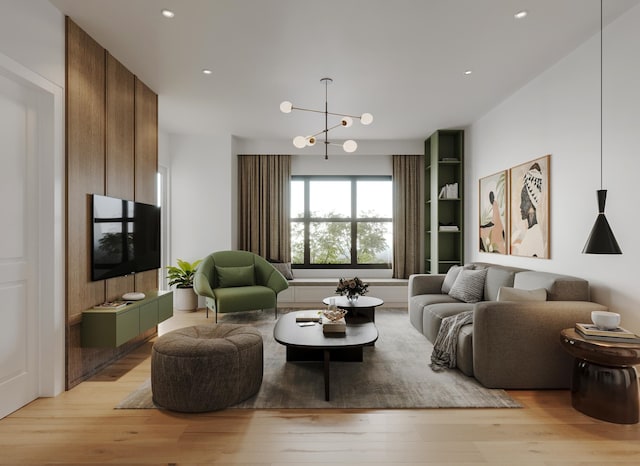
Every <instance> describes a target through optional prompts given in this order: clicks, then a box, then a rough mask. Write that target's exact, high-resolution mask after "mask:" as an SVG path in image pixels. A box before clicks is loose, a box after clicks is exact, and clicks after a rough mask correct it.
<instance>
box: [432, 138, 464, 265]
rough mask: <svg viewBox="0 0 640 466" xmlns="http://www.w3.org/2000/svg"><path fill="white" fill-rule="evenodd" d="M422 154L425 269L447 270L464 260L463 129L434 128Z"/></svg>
mask: <svg viewBox="0 0 640 466" xmlns="http://www.w3.org/2000/svg"><path fill="white" fill-rule="evenodd" d="M424 157H425V164H424V166H425V177H424V179H425V186H424V195H425V212H424V219H425V220H424V256H425V264H424V270H425V272H426V273H446V272H447V270H449V268H450V267H451V266H452V265H461V264H463V262H464V236H463V231H464V131H463V130H438V131H436V132H435V133H433V134H432V135H431V136H429V138H428V139H427V140H426V141H425V143H424Z"/></svg>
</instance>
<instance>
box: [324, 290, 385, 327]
mask: <svg viewBox="0 0 640 466" xmlns="http://www.w3.org/2000/svg"><path fill="white" fill-rule="evenodd" d="M332 299H335V303H336V307H338V308H340V309H345V310H347V311H349V312H348V313H347V316H346V319H347V320H351V321H353V320H354V318H357V317H358V316H361V315H365V316H366V318H367V319H368V320H370V321H371V322H375V321H376V307H378V306H382V305H383V304H384V301H383V300H381V299H380V298H374V297H373V296H359V297H358V299H355V300H349V299H347V297H346V296H328V297H326V298H324V299H323V300H322V302H323V303H324V304H325V305H327V306H328V305H329V303H330V302H331V300H332Z"/></svg>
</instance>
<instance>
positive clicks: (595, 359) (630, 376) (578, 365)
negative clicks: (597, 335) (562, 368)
mask: <svg viewBox="0 0 640 466" xmlns="http://www.w3.org/2000/svg"><path fill="white" fill-rule="evenodd" d="M560 343H561V344H562V347H563V348H564V349H565V350H566V351H567V352H568V353H569V354H571V355H572V356H573V357H574V358H575V361H574V363H573V378H572V382H571V404H572V406H573V407H574V408H575V409H577V410H578V411H580V412H581V413H584V414H586V415H588V416H591V417H594V418H596V419H601V420H603V421H609V422H615V423H617V424H636V423H637V422H638V414H639V403H638V374H637V373H636V369H635V368H634V367H633V366H634V365H635V364H640V344H638V343H622V342H621V343H618V342H608V341H600V340H587V339H586V338H583V337H582V336H581V335H580V334H579V333H578V332H576V331H575V330H574V329H572V328H567V329H564V330H562V331H561V332H560Z"/></svg>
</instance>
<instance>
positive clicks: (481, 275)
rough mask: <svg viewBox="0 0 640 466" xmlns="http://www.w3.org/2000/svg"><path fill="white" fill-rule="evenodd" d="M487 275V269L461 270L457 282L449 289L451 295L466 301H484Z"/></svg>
mask: <svg viewBox="0 0 640 466" xmlns="http://www.w3.org/2000/svg"><path fill="white" fill-rule="evenodd" d="M486 277H487V269H481V270H464V269H463V270H461V271H460V273H459V274H458V278H456V281H455V283H454V284H453V286H452V287H451V291H449V296H451V297H452V298H456V299H458V300H460V301H464V302H465V303H477V302H478V301H482V295H483V294H484V280H485V278H486Z"/></svg>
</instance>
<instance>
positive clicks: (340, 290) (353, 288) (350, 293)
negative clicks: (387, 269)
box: [336, 277, 369, 299]
mask: <svg viewBox="0 0 640 466" xmlns="http://www.w3.org/2000/svg"><path fill="white" fill-rule="evenodd" d="M368 288H369V284H368V283H365V282H363V281H362V280H360V279H359V278H358V277H354V278H349V279H347V278H341V279H340V281H338V287H337V288H336V294H339V295H340V296H344V295H347V298H349V299H352V298H355V297H357V296H359V295H364V294H366V292H367V291H369V290H368Z"/></svg>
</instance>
